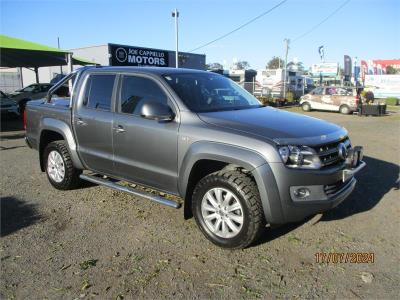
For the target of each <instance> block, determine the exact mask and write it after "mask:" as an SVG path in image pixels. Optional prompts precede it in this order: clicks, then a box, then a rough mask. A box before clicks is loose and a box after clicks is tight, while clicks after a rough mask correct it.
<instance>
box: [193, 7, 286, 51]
mask: <svg viewBox="0 0 400 300" xmlns="http://www.w3.org/2000/svg"><path fill="white" fill-rule="evenodd" d="M286 1H288V0H283V1H281V2H279V3H278V4H277V5H275V6H273V7H271V8H270V9H268V10H267V11H265V12H263V13H262V14H259V15H258V16H256V17H254V18H253V19H251V20H249V21H247V22H246V23H244V24H242V25H240V26H239V27H237V28H236V29H234V30H232V31H229V32H228V33H225V34H224V35H221V36H220V37H218V38H216V39H214V40H212V41H210V42H208V43H205V44H203V45H201V46H199V47H197V48H194V49H192V50H190V51H189V52H193V51H196V50H199V49H201V48H204V47H206V46H208V45H210V44H212V43H215V42H217V41H219V40H222V39H223V38H226V37H227V36H228V35H231V34H232V33H234V32H236V31H238V30H240V29H242V28H243V27H245V26H247V25H249V24H251V23H253V22H254V21H256V20H258V19H259V18H261V17H263V16H265V15H266V14H268V13H270V12H271V11H273V10H274V9H276V8H278V7H279V6H281V5H282V4H283V3H285V2H286Z"/></svg>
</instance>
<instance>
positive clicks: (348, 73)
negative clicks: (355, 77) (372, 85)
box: [343, 55, 351, 81]
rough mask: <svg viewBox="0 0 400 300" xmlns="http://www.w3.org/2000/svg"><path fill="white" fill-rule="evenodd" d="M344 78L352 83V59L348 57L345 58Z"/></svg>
mask: <svg viewBox="0 0 400 300" xmlns="http://www.w3.org/2000/svg"><path fill="white" fill-rule="evenodd" d="M343 73H344V76H345V78H346V77H347V78H348V79H349V81H350V77H351V57H350V56H348V55H345V56H344V72H343Z"/></svg>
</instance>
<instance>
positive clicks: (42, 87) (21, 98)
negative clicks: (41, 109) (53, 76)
mask: <svg viewBox="0 0 400 300" xmlns="http://www.w3.org/2000/svg"><path fill="white" fill-rule="evenodd" d="M51 87H52V84H50V83H35V84H31V85H28V86H26V87H24V88H23V89H20V90H16V91H15V92H13V93H10V96H11V98H12V99H13V100H14V101H15V102H17V104H18V107H19V112H20V113H21V114H23V111H24V109H25V105H26V103H27V102H28V101H30V100H35V99H41V98H43V97H45V96H46V94H47V92H48V91H49V89H50V88H51Z"/></svg>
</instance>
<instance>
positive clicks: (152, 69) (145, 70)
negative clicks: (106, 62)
mask: <svg viewBox="0 0 400 300" xmlns="http://www.w3.org/2000/svg"><path fill="white" fill-rule="evenodd" d="M82 69H85V70H91V71H94V70H96V71H101V70H104V71H109V72H112V71H114V72H135V73H147V74H149V73H150V74H157V75H164V74H187V73H207V74H209V72H207V71H202V70H196V69H184V68H165V67H129V66H121V67H117V66H112V67H111V66H104V67H103V66H97V67H83V68H82Z"/></svg>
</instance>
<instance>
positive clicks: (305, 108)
mask: <svg viewBox="0 0 400 300" xmlns="http://www.w3.org/2000/svg"><path fill="white" fill-rule="evenodd" d="M301 108H302V110H303V111H311V105H310V103H308V102H304V103H303V104H302V105H301Z"/></svg>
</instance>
